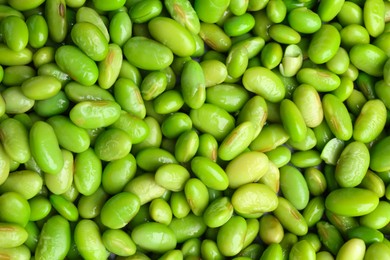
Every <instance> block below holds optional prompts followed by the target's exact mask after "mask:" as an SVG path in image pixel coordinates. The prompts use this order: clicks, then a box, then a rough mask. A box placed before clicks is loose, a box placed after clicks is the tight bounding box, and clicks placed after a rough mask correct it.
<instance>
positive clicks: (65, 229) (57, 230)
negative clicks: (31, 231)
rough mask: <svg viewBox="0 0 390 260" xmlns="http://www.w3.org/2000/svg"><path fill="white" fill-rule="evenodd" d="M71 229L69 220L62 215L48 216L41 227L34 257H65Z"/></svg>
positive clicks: (68, 246) (68, 247)
mask: <svg viewBox="0 0 390 260" xmlns="http://www.w3.org/2000/svg"><path fill="white" fill-rule="evenodd" d="M70 237H71V230H70V225H69V222H68V221H67V220H66V219H65V218H63V217H62V216H59V215H56V216H53V217H51V218H49V219H48V220H47V221H46V222H45V224H44V225H43V227H42V231H41V234H40V236H39V240H38V245H37V248H36V250H35V257H37V258H38V259H40V258H42V259H45V258H50V257H56V258H65V256H66V255H67V253H68V251H69V249H70V243H71V242H70V240H71V238H70Z"/></svg>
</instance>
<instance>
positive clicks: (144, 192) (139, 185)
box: [123, 173, 166, 205]
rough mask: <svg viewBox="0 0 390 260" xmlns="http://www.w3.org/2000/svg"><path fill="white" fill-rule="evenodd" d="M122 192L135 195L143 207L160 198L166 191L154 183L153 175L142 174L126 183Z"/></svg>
mask: <svg viewBox="0 0 390 260" xmlns="http://www.w3.org/2000/svg"><path fill="white" fill-rule="evenodd" d="M123 191H125V192H130V193H133V194H134V195H137V196H138V198H139V200H140V202H141V205H144V204H146V203H148V202H150V201H152V200H153V199H156V198H159V197H161V196H162V195H163V194H164V193H165V192H166V189H165V188H163V187H161V186H160V185H158V184H157V183H156V181H155V179H154V174H151V173H144V174H142V175H140V176H137V177H135V178H134V179H132V180H131V181H130V182H128V183H127V184H126V186H125V187H124V189H123Z"/></svg>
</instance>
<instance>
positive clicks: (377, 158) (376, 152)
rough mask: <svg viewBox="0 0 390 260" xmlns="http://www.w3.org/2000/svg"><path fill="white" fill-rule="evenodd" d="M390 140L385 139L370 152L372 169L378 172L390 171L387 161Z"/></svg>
mask: <svg viewBox="0 0 390 260" xmlns="http://www.w3.org/2000/svg"><path fill="white" fill-rule="evenodd" d="M389 143H390V138H389V137H385V138H383V139H382V140H380V141H379V142H378V143H376V144H375V145H374V146H373V147H372V148H371V150H370V169H371V170H373V171H376V172H384V171H388V170H389V169H390V164H389V163H388V161H387V157H388V153H387V149H388V145H389Z"/></svg>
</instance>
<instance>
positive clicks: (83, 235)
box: [74, 219, 109, 260]
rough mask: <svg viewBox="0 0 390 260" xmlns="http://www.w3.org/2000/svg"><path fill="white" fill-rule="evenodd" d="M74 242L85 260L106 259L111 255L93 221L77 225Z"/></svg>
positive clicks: (83, 221)
mask: <svg viewBox="0 0 390 260" xmlns="http://www.w3.org/2000/svg"><path fill="white" fill-rule="evenodd" d="M74 241H75V243H76V246H77V249H78V251H79V253H80V255H81V256H82V257H83V258H84V259H91V260H92V259H106V258H107V257H108V255H109V254H108V252H107V250H106V248H105V247H104V244H103V241H102V237H101V235H100V231H99V227H98V225H97V224H96V223H95V222H93V221H92V220H89V219H83V220H80V221H79V222H78V223H77V224H76V227H75V229H74Z"/></svg>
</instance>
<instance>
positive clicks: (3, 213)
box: [0, 191, 31, 227]
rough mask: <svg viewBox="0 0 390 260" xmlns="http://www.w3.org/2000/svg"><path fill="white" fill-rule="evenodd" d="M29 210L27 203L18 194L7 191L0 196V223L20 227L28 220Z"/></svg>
mask: <svg viewBox="0 0 390 260" xmlns="http://www.w3.org/2000/svg"><path fill="white" fill-rule="evenodd" d="M30 214H31V209H30V205H29V204H28V201H27V200H26V199H25V198H24V197H23V196H22V195H20V194H19V193H16V192H13V191H9V192H5V193H3V194H2V195H1V196H0V221H1V222H6V223H15V224H18V225H20V226H22V227H25V226H26V225H27V222H28V221H29V219H30Z"/></svg>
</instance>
